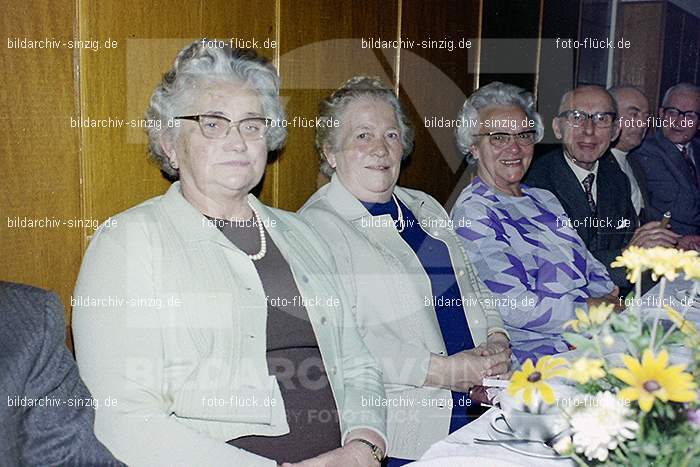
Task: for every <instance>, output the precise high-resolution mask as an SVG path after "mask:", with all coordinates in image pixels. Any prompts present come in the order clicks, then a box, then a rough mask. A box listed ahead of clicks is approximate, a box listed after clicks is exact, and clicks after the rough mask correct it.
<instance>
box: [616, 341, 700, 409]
mask: <svg viewBox="0 0 700 467" xmlns="http://www.w3.org/2000/svg"><path fill="white" fill-rule="evenodd" d="M622 360H623V362H624V363H625V366H626V367H627V368H613V369H612V370H610V373H612V374H613V375H614V376H615V377H616V378H618V379H620V380H622V382H624V383H625V384H627V385H628V387H626V388H623V389H622V390H620V392H619V393H618V397H619V398H620V399H622V400H630V401H638V403H639V408H640V409H642V410H643V411H644V412H649V411H650V410H651V408H652V407H653V406H654V401H655V400H656V399H659V400H661V401H664V402H666V401H672V402H691V401H694V400H695V399H697V397H698V395H697V393H696V392H695V388H696V384H695V383H694V382H693V375H691V374H690V373H685V372H683V370H685V365H672V366H667V365H668V352H666V350H662V351H661V352H660V353H659V355H658V357H654V354H653V352H652V351H651V350H650V349H646V350H645V351H644V354H643V355H642V361H641V363H640V362H639V360H637V359H636V358H634V357H631V356H629V355H624V356H623V357H622Z"/></svg>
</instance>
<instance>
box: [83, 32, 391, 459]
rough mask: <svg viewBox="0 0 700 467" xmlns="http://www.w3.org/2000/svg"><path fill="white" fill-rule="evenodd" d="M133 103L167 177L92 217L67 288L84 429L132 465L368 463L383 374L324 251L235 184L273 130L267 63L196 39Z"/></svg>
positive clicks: (254, 180)
mask: <svg viewBox="0 0 700 467" xmlns="http://www.w3.org/2000/svg"><path fill="white" fill-rule="evenodd" d="M147 118H148V119H150V120H154V121H158V122H161V123H162V125H158V126H157V128H151V129H150V130H149V137H150V149H151V154H152V157H153V158H154V159H155V160H156V161H157V162H158V163H160V165H161V168H162V170H163V171H165V172H167V173H168V174H169V175H170V176H172V177H174V178H177V179H179V180H178V181H177V182H175V183H173V185H172V186H171V187H170V189H169V190H168V191H167V192H166V193H165V194H164V195H162V196H159V197H156V198H153V199H151V200H148V201H146V202H144V203H142V204H140V205H138V206H136V207H133V208H132V209H129V210H128V211H126V212H123V213H121V214H119V215H117V216H116V217H115V218H114V219H113V222H111V223H110V225H111V227H108V228H107V227H105V228H102V229H100V230H99V231H98V232H97V233H96V235H95V236H94V237H93V239H92V241H91V242H90V246H89V248H88V250H87V253H86V255H85V258H84V260H83V265H82V268H81V270H80V276H79V278H78V283H77V286H76V291H75V295H76V297H77V298H78V300H77V302H78V303H79V305H78V306H76V307H75V308H74V309H73V316H74V325H73V329H74V336H75V347H76V353H77V360H78V364H79V367H80V372H81V374H82V376H83V378H84V379H85V381H86V383H87V385H88V387H89V388H90V390H91V391H92V393H93V394H94V396H95V398H96V399H97V400H98V401H99V402H100V406H99V407H98V408H97V414H96V422H95V431H96V433H97V436H98V438H99V439H100V440H101V441H102V442H103V443H104V444H105V445H106V446H108V447H109V449H111V450H112V452H114V453H115V455H117V456H118V457H119V458H120V459H123V460H124V461H125V462H126V463H128V464H129V465H138V466H173V465H186V466H208V467H209V466H226V465H229V466H258V465H259V466H266V465H269V466H275V465H278V464H279V463H283V462H284V463H285V464H284V465H287V466H289V465H291V464H289V462H299V463H300V465H303V466H325V465H342V466H356V467H365V466H378V465H379V463H380V461H381V459H382V458H383V457H384V451H385V450H386V438H385V435H384V432H385V423H386V422H385V417H386V415H385V409H384V407H383V406H381V405H375V406H368V405H366V404H365V401H367V400H378V399H382V398H383V396H384V390H383V385H382V379H381V372H380V370H379V368H378V366H377V364H376V362H375V361H374V360H373V359H372V357H371V354H370V353H369V352H368V350H367V348H366V346H365V345H364V343H363V341H362V339H361V337H360V335H359V333H358V330H357V327H356V325H355V321H354V319H353V316H352V313H351V309H350V308H349V305H348V304H349V301H348V298H347V294H346V293H345V291H344V290H345V289H344V286H343V285H342V283H341V281H339V280H338V278H337V276H336V275H335V274H334V272H335V269H336V268H335V266H334V264H333V263H332V260H331V259H330V258H332V256H331V253H330V250H329V249H328V247H327V246H325V243H324V241H323V240H322V239H321V238H320V237H319V236H318V235H317V234H316V233H315V232H314V231H313V230H312V229H311V228H310V227H309V226H308V225H307V224H306V223H305V222H304V221H303V220H301V219H300V218H299V217H298V216H297V215H296V214H292V213H288V212H284V211H280V210H277V209H272V208H270V207H267V206H265V205H264V204H262V203H261V202H260V201H259V200H258V199H257V198H256V197H255V196H253V195H252V194H250V192H251V190H252V189H253V188H254V187H255V186H256V185H258V183H259V182H260V180H261V178H262V177H263V173H264V171H265V166H266V162H267V154H268V151H271V150H275V149H277V148H279V147H280V146H281V145H282V143H283V141H284V139H285V136H286V133H285V130H284V125H279V124H278V125H272V124H271V122H273V121H277V122H281V121H283V119H284V114H283V111H282V108H281V104H280V101H279V83H278V77H277V72H276V70H275V69H274V67H273V66H272V65H270V64H269V63H268V61H267V60H265V59H263V58H261V57H258V56H257V54H256V53H255V52H254V51H252V50H245V49H233V48H230V47H228V46H226V47H211V46H208V45H207V43H205V42H203V41H202V42H195V43H193V44H191V45H189V46H187V47H185V48H184V49H183V50H182V51H181V52H180V53H179V54H178V56H177V58H176V60H175V63H174V65H173V67H172V68H171V69H170V71H168V72H167V73H166V74H165V75H164V77H163V80H162V82H161V83H160V84H159V85H158V86H157V87H156V89H155V91H154V92H153V95H152V97H151V102H150V107H149V108H148V111H147ZM166 123H170V124H169V125H168V124H166ZM177 123H179V125H177ZM104 401H111V402H109V403H105V402H104ZM341 446H342V447H341Z"/></svg>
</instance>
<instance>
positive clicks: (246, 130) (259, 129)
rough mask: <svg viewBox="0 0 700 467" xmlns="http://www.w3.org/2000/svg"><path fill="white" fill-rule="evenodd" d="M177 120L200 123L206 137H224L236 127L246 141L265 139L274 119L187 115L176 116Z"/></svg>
mask: <svg viewBox="0 0 700 467" xmlns="http://www.w3.org/2000/svg"><path fill="white" fill-rule="evenodd" d="M175 119H176V120H194V121H195V122H197V123H199V129H200V130H201V131H202V135H203V136H204V137H205V138H210V139H222V138H226V137H227V136H228V135H229V133H230V132H231V128H233V127H236V130H237V131H238V134H239V135H241V138H243V139H244V140H245V141H257V140H260V139H263V138H264V137H265V134H266V133H267V130H268V129H269V128H270V124H271V123H272V120H270V119H269V118H264V117H249V118H242V119H240V120H237V121H235V122H234V121H233V120H231V119H229V118H226V117H223V116H221V115H185V116H182V117H175Z"/></svg>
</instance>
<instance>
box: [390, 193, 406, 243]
mask: <svg viewBox="0 0 700 467" xmlns="http://www.w3.org/2000/svg"><path fill="white" fill-rule="evenodd" d="M391 199H393V200H394V204H396V212H397V216H398V219H397V221H396V222H397V223H398V226H397V227H396V231H397V232H398V233H401V232H403V229H404V227H406V224H405V223H404V220H403V209H401V205H400V204H399V200H397V199H396V195H394V194H393V193H392V194H391Z"/></svg>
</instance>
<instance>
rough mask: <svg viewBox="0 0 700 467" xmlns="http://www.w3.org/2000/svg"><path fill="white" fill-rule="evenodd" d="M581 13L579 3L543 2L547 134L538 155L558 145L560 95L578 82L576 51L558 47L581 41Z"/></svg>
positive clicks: (541, 108)
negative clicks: (554, 123) (555, 129)
mask: <svg viewBox="0 0 700 467" xmlns="http://www.w3.org/2000/svg"><path fill="white" fill-rule="evenodd" d="M579 12H580V1H579V0H565V1H561V0H544V1H543V3H542V39H541V42H540V59H539V64H538V66H539V68H538V70H537V111H538V112H539V113H540V115H541V116H542V120H543V123H544V127H545V133H544V139H543V140H542V142H540V143H539V144H538V145H537V146H535V154H542V153H545V152H547V151H550V150H551V149H552V148H553V147H554V146H556V145H557V144H559V143H558V141H557V140H556V138H555V137H554V134H553V133H552V125H551V121H552V117H553V116H554V115H556V114H557V111H558V109H559V102H560V100H561V96H562V95H563V94H564V93H565V92H566V91H568V90H569V89H571V88H573V87H574V85H575V83H576V57H577V51H576V49H573V48H564V47H561V46H559V44H561V43H562V41H568V40H577V39H578V29H579ZM557 39H559V40H560V41H559V42H557Z"/></svg>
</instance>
